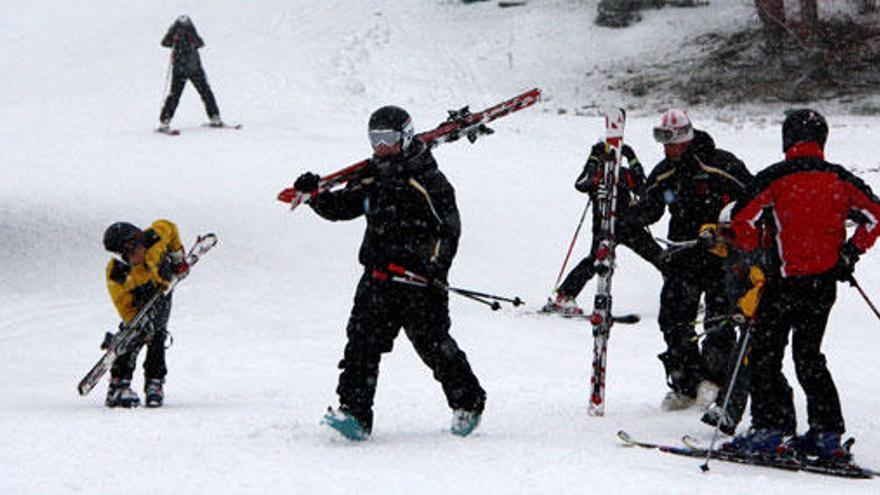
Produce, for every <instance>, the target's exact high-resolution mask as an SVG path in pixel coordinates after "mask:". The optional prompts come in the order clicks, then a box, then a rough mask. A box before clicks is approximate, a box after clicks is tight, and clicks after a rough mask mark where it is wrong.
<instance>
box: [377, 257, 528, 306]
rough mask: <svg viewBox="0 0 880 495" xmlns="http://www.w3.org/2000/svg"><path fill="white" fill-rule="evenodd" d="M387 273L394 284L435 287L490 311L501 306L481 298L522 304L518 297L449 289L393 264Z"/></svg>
mask: <svg viewBox="0 0 880 495" xmlns="http://www.w3.org/2000/svg"><path fill="white" fill-rule="evenodd" d="M388 271H389V272H391V273H393V274H395V275H397V276H393V277H391V279H392V280H393V281H394V282H398V283H403V284H410V285H416V286H419V287H427V286H429V285H430V286H434V287H437V288H438V289H442V290H445V291H447V292H452V293H453V294H458V295H460V296H462V297H466V298H468V299H471V300H473V301H477V302H479V303H481V304H485V305H486V306H489V307H490V308H491V309H492V311H498V310H499V309H501V304H500V303H499V302H498V301H497V300H496V301H487V300H486V299H483V297H487V298H493V299H498V300H503V301H505V302H510V303H512V304H514V305H515V306H518V305H519V304H523V302H522V299H520V298H518V297H517V298H515V299H508V298H500V297H497V296H493V295H491V294H484V293H481V292H475V291H469V290H467V289H459V288H457V287H450V286H449V285H447V284H445V283H444V282H442V281H440V280H437V279H428V278H427V277H424V276H422V275H419V274H417V273H414V272H411V271H409V270H407V269H406V268H404V267H402V266H400V265H396V264H394V263H392V264H389V265H388ZM517 302H519V304H517Z"/></svg>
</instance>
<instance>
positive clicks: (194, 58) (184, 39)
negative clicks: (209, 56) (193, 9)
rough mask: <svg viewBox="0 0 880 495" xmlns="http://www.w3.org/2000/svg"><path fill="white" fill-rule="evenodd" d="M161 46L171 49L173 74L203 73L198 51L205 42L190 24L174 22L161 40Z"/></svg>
mask: <svg viewBox="0 0 880 495" xmlns="http://www.w3.org/2000/svg"><path fill="white" fill-rule="evenodd" d="M162 46H164V47H167V48H171V50H172V52H171V54H172V61H173V64H174V71H175V72H181V73H185V74H196V73H199V72H202V71H203V69H202V60H201V58H199V51H198V50H199V48H201V47H203V46H205V42H204V41H202V38H201V37H200V36H199V33H197V32H196V27H195V26H194V25H193V24H192V23H191V22H190V23H182V22H179V21H174V24H172V25H171V27H170V28H168V32H167V33H165V37H164V38H162Z"/></svg>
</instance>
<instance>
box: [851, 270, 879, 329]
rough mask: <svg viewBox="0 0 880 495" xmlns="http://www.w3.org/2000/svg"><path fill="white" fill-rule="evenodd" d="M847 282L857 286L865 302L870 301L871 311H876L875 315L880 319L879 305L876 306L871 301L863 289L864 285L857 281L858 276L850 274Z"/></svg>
mask: <svg viewBox="0 0 880 495" xmlns="http://www.w3.org/2000/svg"><path fill="white" fill-rule="evenodd" d="M847 282H849V284H850V285H852V286H853V287H855V288H856V290H857V291H859V294H861V295H862V299H864V300H865V302H866V303H868V307H870V308H871V311H873V312H874V316H876V317H877V319H880V311H877V307H876V306H874V303H872V302H871V299H870V298H869V297H868V295H867V294H865V291H864V290H862V286H861V285H859V283H858V282H857V281H856V278H855V277H854V276H852V275H850V276H849V279H847Z"/></svg>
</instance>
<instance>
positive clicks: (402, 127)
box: [368, 105, 413, 150]
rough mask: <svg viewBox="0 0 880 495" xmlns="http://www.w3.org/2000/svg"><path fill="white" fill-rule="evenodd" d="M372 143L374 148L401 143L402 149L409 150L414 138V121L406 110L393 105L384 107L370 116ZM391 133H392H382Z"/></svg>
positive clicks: (369, 127)
mask: <svg viewBox="0 0 880 495" xmlns="http://www.w3.org/2000/svg"><path fill="white" fill-rule="evenodd" d="M368 130H369V134H370V143H371V144H372V145H373V146H377V145H379V144H385V145H388V146H393V145H394V144H397V143H398V142H400V144H401V146H400V149H402V150H405V149H407V148H409V145H410V143H412V138H413V125H412V119H411V118H410V116H409V114H408V113H406V110H404V109H402V108H400V107H395V106H393V105H389V106H385V107H382V108H380V109H378V110H376V111H375V112H373V114H372V115H370V123H369V125H368ZM381 131H391V132H384V133H383V132H381ZM389 141H390V142H389Z"/></svg>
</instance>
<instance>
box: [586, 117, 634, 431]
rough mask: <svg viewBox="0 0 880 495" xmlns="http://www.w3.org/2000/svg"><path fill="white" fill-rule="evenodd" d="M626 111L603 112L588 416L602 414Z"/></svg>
mask: <svg viewBox="0 0 880 495" xmlns="http://www.w3.org/2000/svg"><path fill="white" fill-rule="evenodd" d="M625 124H626V112H624V111H623V109H620V108H612V109H608V110H606V111H605V151H606V156H607V157H608V158H607V159H606V160H604V163H603V167H602V182H601V183H600V184H599V187H600V188H601V190H603V191H604V194H597V198H596V206H595V207H597V208H599V218H600V219H601V223H600V225H599V231H598V233H597V235H599V237H600V240H599V249H598V250H597V251H596V274H597V276H598V277H597V278H598V286H597V288H596V296H595V298H594V300H593V314H591V315H590V316H589V319H590V323H591V324H592V325H593V366H592V369H593V374H592V377H591V378H590V405H589V406H588V409H587V413H588V414H589V415H590V416H604V415H605V365H606V362H607V358H608V337H609V335H610V332H611V325H613V324H614V318H613V317H612V315H611V277H612V276H613V275H614V258H615V256H614V248H615V244H614V223H615V219H616V217H617V182H618V179H619V177H620V159H621V155H620V152H621V148H622V147H623V129H624V126H625Z"/></svg>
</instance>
